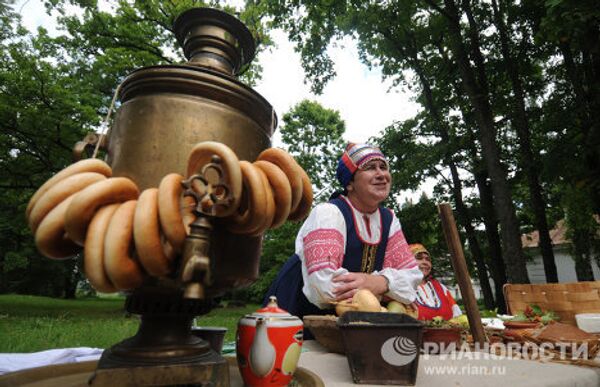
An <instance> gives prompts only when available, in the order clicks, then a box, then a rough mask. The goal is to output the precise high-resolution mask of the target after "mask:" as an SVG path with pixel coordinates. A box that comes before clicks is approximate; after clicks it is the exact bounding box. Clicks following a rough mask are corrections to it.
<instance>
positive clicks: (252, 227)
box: [226, 160, 274, 234]
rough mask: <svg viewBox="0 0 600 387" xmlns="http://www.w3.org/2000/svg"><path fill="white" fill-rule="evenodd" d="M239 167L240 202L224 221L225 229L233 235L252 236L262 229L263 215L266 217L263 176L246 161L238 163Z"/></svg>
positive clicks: (265, 195) (266, 207)
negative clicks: (241, 186)
mask: <svg viewBox="0 0 600 387" xmlns="http://www.w3.org/2000/svg"><path fill="white" fill-rule="evenodd" d="M239 165H240V168H241V171H242V184H243V191H242V195H241V196H242V200H241V201H240V205H239V206H238V208H237V211H236V212H235V213H234V214H233V215H232V216H230V217H228V218H227V219H226V221H227V228H228V229H229V231H231V232H233V233H235V234H253V233H255V232H256V231H257V230H259V229H261V228H262V227H263V225H264V223H265V215H267V216H268V214H267V211H268V210H269V204H268V201H267V193H266V189H265V184H264V180H263V176H264V174H263V172H262V171H261V170H260V169H259V168H258V167H255V166H254V165H252V164H251V163H250V162H248V161H245V160H243V161H240V162H239ZM264 178H265V179H266V176H265V177H264ZM273 213H274V211H273Z"/></svg>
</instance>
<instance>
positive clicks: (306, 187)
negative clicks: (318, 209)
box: [288, 169, 313, 222]
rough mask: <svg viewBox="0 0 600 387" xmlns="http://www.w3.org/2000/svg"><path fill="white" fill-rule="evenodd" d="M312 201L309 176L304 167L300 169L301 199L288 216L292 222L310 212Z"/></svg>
mask: <svg viewBox="0 0 600 387" xmlns="http://www.w3.org/2000/svg"><path fill="white" fill-rule="evenodd" d="M312 203H313V191H312V183H311V182H310V177H308V174H307V173H306V171H305V170H304V169H302V199H300V204H298V207H297V208H296V210H295V211H294V212H292V213H290V216H289V217H288V219H289V220H291V221H292V222H295V221H299V220H302V219H304V218H306V217H307V216H308V214H309V212H310V209H311V207H312Z"/></svg>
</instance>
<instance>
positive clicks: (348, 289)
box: [332, 273, 388, 301]
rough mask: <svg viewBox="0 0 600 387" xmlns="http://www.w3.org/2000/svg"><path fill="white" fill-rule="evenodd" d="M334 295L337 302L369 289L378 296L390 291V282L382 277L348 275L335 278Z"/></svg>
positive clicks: (364, 274) (362, 274) (360, 274)
mask: <svg viewBox="0 0 600 387" xmlns="http://www.w3.org/2000/svg"><path fill="white" fill-rule="evenodd" d="M332 281H333V283H334V285H335V288H334V289H333V294H334V295H335V300H336V301H343V300H346V299H348V298H352V297H353V296H354V293H356V291H357V290H358V289H368V290H370V291H371V292H372V293H373V294H375V295H376V296H380V295H383V294H384V293H386V292H387V291H388V281H387V279H386V278H385V277H384V276H382V275H373V274H366V273H347V274H342V275H339V276H337V277H334V278H333V280H332Z"/></svg>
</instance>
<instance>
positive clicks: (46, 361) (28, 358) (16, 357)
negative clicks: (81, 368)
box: [0, 347, 104, 375]
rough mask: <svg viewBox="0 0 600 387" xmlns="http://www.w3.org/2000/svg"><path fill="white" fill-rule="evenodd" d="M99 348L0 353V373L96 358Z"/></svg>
mask: <svg viewBox="0 0 600 387" xmlns="http://www.w3.org/2000/svg"><path fill="white" fill-rule="evenodd" d="M103 351H104V350H103V349H101V348H89V347H79V348H59V349H49V350H47V351H41V352H32V353H0V375H2V374H5V373H9V372H15V371H20V370H24V369H27V368H35V367H42V366H47V365H52V364H64V363H74V362H82V361H89V360H98V359H99V358H100V356H101V355H102V352H103Z"/></svg>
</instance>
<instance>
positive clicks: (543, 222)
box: [492, 0, 558, 283]
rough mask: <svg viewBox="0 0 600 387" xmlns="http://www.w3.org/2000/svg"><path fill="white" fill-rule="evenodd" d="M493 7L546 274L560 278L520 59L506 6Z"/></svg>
mask: <svg viewBox="0 0 600 387" xmlns="http://www.w3.org/2000/svg"><path fill="white" fill-rule="evenodd" d="M492 9H493V13H494V22H495V24H496V28H498V32H499V35H500V46H501V51H502V57H503V60H504V67H505V70H506V72H507V73H508V76H509V78H510V82H511V85H512V90H513V99H512V102H513V103H512V105H513V106H512V107H513V109H512V111H513V115H512V123H513V126H514V127H515V129H516V131H517V137H518V139H519V153H520V156H521V168H522V169H523V170H524V171H525V175H526V176H527V186H528V188H529V194H530V199H531V208H532V209H533V214H534V219H535V226H536V228H537V230H538V233H539V236H540V242H539V245H540V251H541V253H542V260H543V262H544V272H545V274H546V282H549V283H550V282H558V272H557V271H556V263H555V261H554V251H553V249H552V240H551V238H550V230H549V228H548V221H547V218H546V203H545V201H544V198H543V193H542V187H541V185H540V182H539V178H538V171H539V170H540V168H538V162H537V161H536V160H535V158H534V156H533V151H532V149H531V135H530V129H529V120H528V118H527V111H526V108H525V93H524V92H523V85H522V82H521V77H520V75H519V69H518V67H517V66H518V64H517V61H516V59H515V58H514V57H513V56H512V54H511V48H510V46H511V45H512V42H510V38H509V36H508V33H507V32H506V25H505V24H504V16H503V12H502V8H499V7H498V4H497V2H496V0H492Z"/></svg>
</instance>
